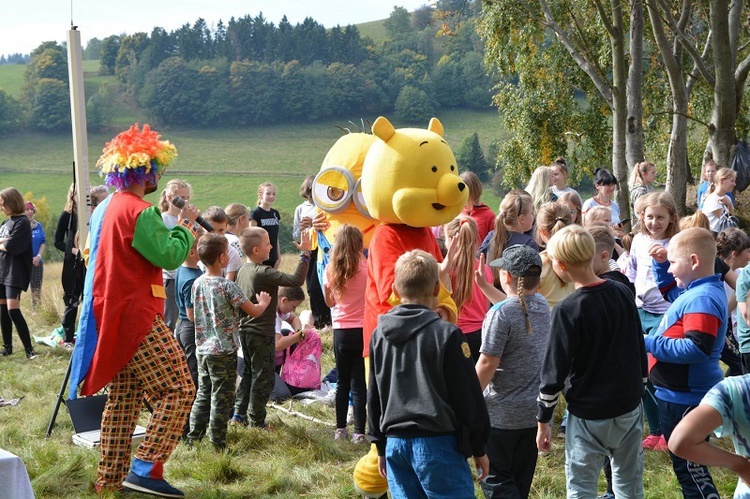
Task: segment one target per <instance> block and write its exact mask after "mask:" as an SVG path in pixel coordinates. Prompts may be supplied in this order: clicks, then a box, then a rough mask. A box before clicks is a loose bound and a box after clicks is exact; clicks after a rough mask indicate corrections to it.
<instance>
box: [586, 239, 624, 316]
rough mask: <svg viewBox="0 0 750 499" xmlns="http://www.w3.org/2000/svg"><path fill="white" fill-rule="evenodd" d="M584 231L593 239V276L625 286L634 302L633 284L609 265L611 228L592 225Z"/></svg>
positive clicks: (612, 242) (612, 240)
mask: <svg viewBox="0 0 750 499" xmlns="http://www.w3.org/2000/svg"><path fill="white" fill-rule="evenodd" d="M586 229H587V230H588V231H589V233H590V234H591V237H593V238H594V244H595V245H596V247H595V250H594V261H593V268H594V274H596V275H597V276H599V277H601V278H602V279H610V280H613V281H617V282H619V283H621V284H624V285H625V286H627V288H628V289H629V290H630V292H631V293H632V295H633V301H634V302H635V286H634V285H633V283H632V282H630V280H629V279H628V278H627V277H625V274H623V273H622V272H620V271H619V270H612V267H611V265H610V262H611V261H612V252H613V251H614V249H615V235H614V233H613V231H612V227H611V226H609V225H604V224H593V225H590V226H588V227H587V228H586Z"/></svg>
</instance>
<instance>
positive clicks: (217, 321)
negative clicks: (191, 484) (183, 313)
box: [188, 234, 271, 449]
mask: <svg viewBox="0 0 750 499" xmlns="http://www.w3.org/2000/svg"><path fill="white" fill-rule="evenodd" d="M228 248H229V243H228V242H227V239H226V238H225V237H224V236H222V235H219V234H206V235H205V236H203V237H201V240H200V242H199V243H198V256H199V257H200V259H201V261H202V262H203V264H204V265H205V266H206V273H205V274H204V275H202V276H200V277H198V278H197V279H196V280H195V283H193V303H194V304H195V339H196V345H197V346H196V353H197V355H198V393H197V395H196V397H195V402H194V403H193V409H192V411H190V433H189V434H188V441H189V442H190V443H192V442H194V441H196V440H198V439H200V438H201V437H202V436H203V434H204V433H205V431H206V426H208V438H209V440H211V443H212V444H213V445H214V447H216V448H217V449H223V448H224V447H226V443H227V442H226V439H227V422H228V421H227V420H228V418H229V411H230V410H231V408H232V400H233V398H234V391H235V385H236V379H237V377H236V374H235V373H236V371H237V345H236V338H235V336H236V334H237V329H238V324H239V310H240V309H241V310H242V311H243V312H244V313H246V314H248V315H250V316H252V317H257V316H258V315H260V314H261V313H262V312H263V311H264V310H266V308H267V307H268V304H269V303H270V302H271V296H270V295H269V294H268V293H263V292H260V293H258V294H257V295H255V297H256V299H257V300H258V303H257V304H255V303H252V302H250V301H249V300H248V299H247V298H246V297H245V295H244V294H242V291H241V290H240V288H239V287H238V286H237V285H236V284H235V283H233V282H232V281H230V280H229V279H226V278H224V277H222V276H221V269H222V268H223V267H225V266H226V264H227V262H228V261H229V250H228Z"/></svg>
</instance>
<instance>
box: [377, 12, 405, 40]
mask: <svg viewBox="0 0 750 499" xmlns="http://www.w3.org/2000/svg"><path fill="white" fill-rule="evenodd" d="M383 26H384V27H385V31H386V33H388V36H389V37H391V38H398V37H399V36H402V35H406V34H407V33H409V32H410V31H411V14H409V11H408V10H406V9H405V8H403V7H399V6H398V5H396V6H394V7H393V11H391V15H390V16H389V17H388V19H386V20H385V21H383Z"/></svg>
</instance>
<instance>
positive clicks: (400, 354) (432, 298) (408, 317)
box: [367, 250, 490, 499]
mask: <svg viewBox="0 0 750 499" xmlns="http://www.w3.org/2000/svg"><path fill="white" fill-rule="evenodd" d="M392 289H393V292H394V293H395V294H396V296H398V297H399V298H400V300H401V305H398V306H396V307H394V308H393V309H392V310H390V311H389V312H387V313H386V314H383V315H381V316H380V317H379V319H378V326H377V328H376V329H375V331H374V332H373V335H372V338H371V340H370V389H369V391H368V396H367V403H368V426H369V430H370V433H369V434H370V440H371V441H372V442H373V443H375V445H376V446H377V449H378V468H379V471H380V474H381V476H383V478H387V479H388V485H389V487H390V490H391V494H392V497H394V498H400V497H404V498H410V499H411V498H415V497H427V496H429V495H432V494H437V493H439V494H440V495H441V496H443V497H455V498H459V497H467V498H468V497H472V498H473V497H474V485H473V484H472V480H471V470H470V469H469V466H468V463H467V462H466V457H468V456H470V455H473V456H474V462H475V463H476V466H477V471H481V473H480V474H479V477H478V479H479V480H482V479H484V478H485V477H486V476H487V474H488V472H489V459H488V458H487V455H486V454H485V450H484V447H485V444H486V443H487V439H488V438H489V432H490V422H489V416H488V414H487V407H486V405H485V403H484V398H483V396H482V390H481V388H480V387H479V380H478V379H477V375H476V372H475V371H474V366H473V363H472V362H471V352H470V351H469V345H468V344H467V343H466V342H465V340H464V338H463V334H462V333H461V330H460V329H458V327H456V326H455V325H453V324H450V323H449V322H446V321H443V320H441V319H440V316H438V315H437V314H436V313H435V312H433V309H434V308H435V307H436V306H437V296H438V293H439V291H440V282H439V271H438V264H437V261H436V260H435V259H434V258H433V257H432V256H431V255H430V254H429V253H426V252H424V251H421V250H413V251H409V252H407V253H404V254H403V255H401V256H400V257H399V259H398V260H397V261H396V266H395V281H394V283H393V287H392ZM437 359H441V361H440V362H438V361H437ZM386 468H387V472H386Z"/></svg>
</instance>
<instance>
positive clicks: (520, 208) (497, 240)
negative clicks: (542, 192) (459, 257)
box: [479, 189, 539, 289]
mask: <svg viewBox="0 0 750 499" xmlns="http://www.w3.org/2000/svg"><path fill="white" fill-rule="evenodd" d="M533 224H534V207H533V206H532V204H531V196H529V194H528V193H527V192H525V191H522V190H519V189H514V190H512V191H510V192H509V193H508V194H506V195H505V197H504V198H503V200H502V202H501V203H500V213H499V214H498V215H497V217H495V228H494V230H491V231H490V232H489V233H488V234H487V237H486V238H484V241H483V242H482V246H481V247H480V248H479V252H480V253H484V254H485V256H486V257H487V261H488V262H491V261H493V260H495V259H496V258H500V255H502V254H503V251H504V250H505V248H507V247H508V246H513V245H515V244H525V245H527V246H530V247H531V248H533V249H535V250H537V251H539V245H538V244H537V243H536V241H534V240H533V239H532V238H531V237H530V236H527V235H526V234H525V232H527V231H529V230H531V227H532V225H533ZM492 275H493V283H494V284H495V287H497V288H498V289H499V287H500V274H499V273H498V272H497V270H496V269H492Z"/></svg>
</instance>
